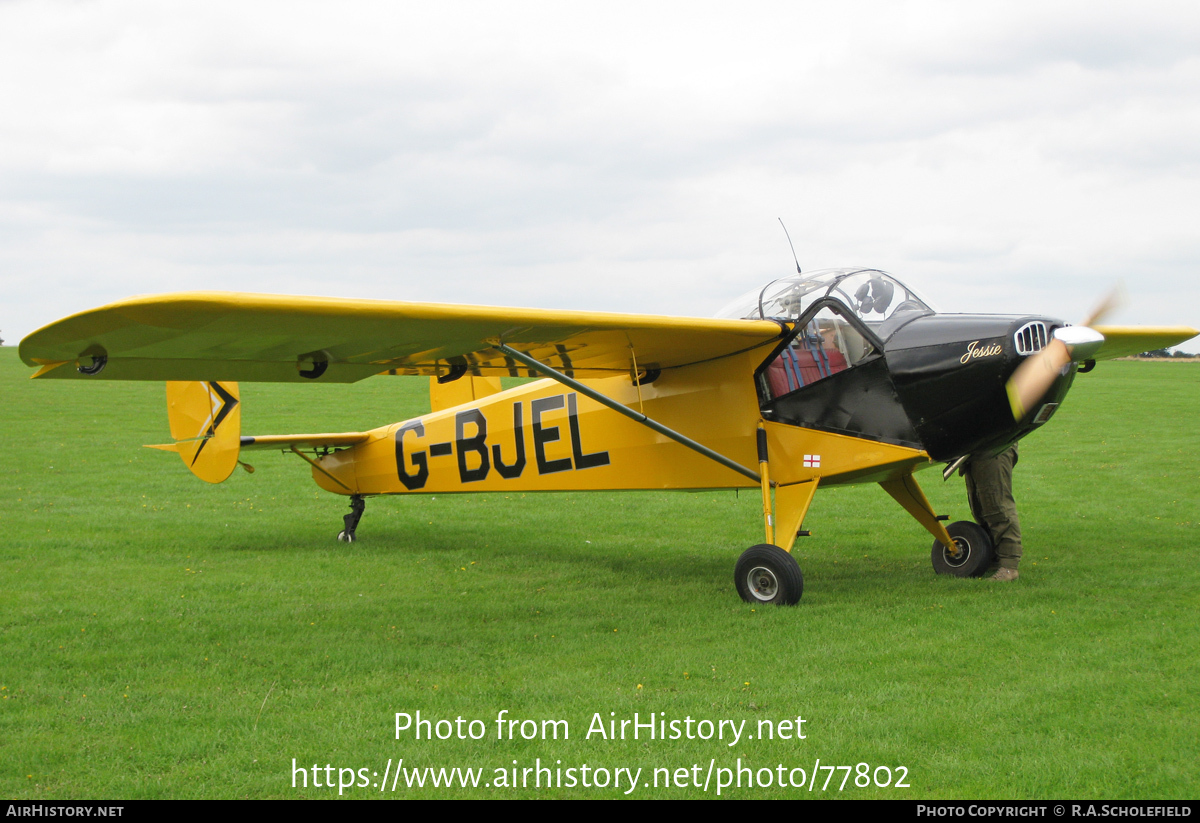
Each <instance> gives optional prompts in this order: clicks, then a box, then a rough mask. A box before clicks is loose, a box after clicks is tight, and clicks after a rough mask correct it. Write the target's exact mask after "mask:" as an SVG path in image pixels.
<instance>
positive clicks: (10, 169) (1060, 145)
mask: <svg viewBox="0 0 1200 823" xmlns="http://www.w3.org/2000/svg"><path fill="white" fill-rule="evenodd" d="M737 6H738V10H736V11H735V10H734V4H733V3H712V4H707V3H700V2H687V3H653V2H646V0H642V2H637V3H629V4H623V3H617V2H612V0H606V1H605V2H603V3H596V4H584V3H565V2H559V3H521V2H505V3H496V2H487V3H454V2H444V1H440V2H437V3H403V2H379V3H373V2H344V3H337V4H334V3H304V2H296V0H288V2H265V1H264V0H258V1H257V2H252V3H247V2H244V0H242V1H241V2H236V3H225V2H212V0H206V2H204V3H183V2H180V3H161V2H124V1H121V2H118V1H116V0H113V1H112V2H109V1H108V0H104V1H102V2H62V3H53V2H21V1H19V0H18V2H12V1H11V0H9V1H7V2H5V1H4V0H0V104H2V105H0V289H2V294H3V299H2V301H0V336H2V337H3V338H4V339H5V341H6V343H8V344H13V343H15V342H17V341H18V340H19V338H20V337H21V336H23V335H25V334H27V333H28V332H30V331H32V330H33V329H35V328H37V327H39V326H41V325H44V324H45V323H48V322H50V321H52V320H54V319H56V318H58V317H61V316H64V315H66V314H69V313H72V312H75V311H80V310H83V309H87V308H91V307H94V306H97V305H100V304H103V303H106V302H109V301H111V300H116V299H119V298H123V297H127V296H129V295H133V294H142V293H151V292H164V291H177V290H190V289H229V290H241V291H259V292H278V293H297V294H322V295H337V296H355V297H377V298H386V299H397V300H430V301H439V302H468V303H484V304H500V305H528V306H539V307H547V308H578V309H600V310H613V311H637V312H651V313H662V314H694V315H702V316H709V315H712V314H713V313H715V312H716V311H717V310H719V309H720V308H721V307H722V306H723V305H724V304H725V303H727V302H728V301H729V300H730V299H731V298H733V297H735V296H737V295H738V294H740V293H742V292H744V291H746V290H748V289H750V288H753V287H755V286H757V285H761V284H762V283H764V282H766V281H768V280H771V279H774V278H776V277H780V276H785V275H787V274H788V273H789V271H791V270H793V269H794V265H793V263H792V261H791V252H790V251H789V250H788V246H787V241H786V238H785V237H784V235H783V232H782V230H781V229H780V227H779V223H778V221H777V219H776V218H780V217H782V218H783V220H784V221H785V222H786V224H787V227H788V229H789V230H790V232H791V235H792V238H793V240H794V241H795V245H796V252H797V254H798V255H799V258H800V263H801V265H802V266H803V267H804V268H805V269H806V270H808V269H818V268H827V267H835V266H849V265H856V266H872V267H877V268H882V269H885V270H887V271H890V272H891V273H893V274H894V275H896V276H898V277H899V278H900V279H901V280H904V281H906V282H908V283H909V284H911V285H913V286H914V287H916V288H917V289H918V290H919V291H921V292H922V293H923V294H924V295H925V296H926V297H928V298H929V299H930V301H931V302H933V303H934V304H935V305H936V306H937V307H938V308H940V309H942V310H945V311H1000V312H1027V311H1039V312H1046V313H1049V314H1051V315H1055V316H1060V317H1063V318H1065V319H1068V320H1076V321H1077V320H1080V319H1082V317H1083V316H1085V315H1086V314H1087V312H1088V310H1089V309H1090V308H1091V306H1092V304H1093V303H1095V302H1096V301H1097V300H1098V299H1099V297H1100V296H1101V295H1102V294H1103V293H1104V292H1105V291H1106V290H1107V289H1108V288H1110V287H1111V286H1112V285H1113V284H1114V283H1116V282H1117V281H1118V279H1121V278H1123V279H1124V281H1125V284H1126V287H1127V290H1128V292H1129V300H1128V301H1127V302H1126V304H1125V306H1124V308H1123V309H1122V310H1121V311H1120V312H1119V313H1118V314H1117V315H1115V316H1114V317H1113V318H1112V320H1113V321H1116V322H1131V323H1135V322H1136V323H1163V322H1169V323H1186V324H1189V325H1192V326H1196V327H1200V276H1198V275H1200V4H1197V3H1195V2H1194V0H1193V2H1187V3H1184V2H1180V3H1156V2H1144V1H1143V0H1139V2H1125V3H1103V2H1094V1H1093V2H1078V3H1074V2H1072V3H1063V2H1047V1H1046V0H1037V2H1012V1H1011V0H1009V1H1008V2H1003V3H963V2H947V3H941V2H927V3H902V2H858V3H856V2H839V3H829V2H820V3H817V2H788V3H739V4H737ZM1196 345H1197V344H1195V343H1193V344H1192V350H1195V349H1196ZM1184 348H1185V349H1186V348H1188V347H1187V346H1186V345H1185V346H1184Z"/></svg>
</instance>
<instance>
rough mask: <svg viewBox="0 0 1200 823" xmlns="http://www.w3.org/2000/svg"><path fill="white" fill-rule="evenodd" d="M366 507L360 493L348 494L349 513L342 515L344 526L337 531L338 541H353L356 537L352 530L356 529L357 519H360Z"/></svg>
mask: <svg viewBox="0 0 1200 823" xmlns="http://www.w3.org/2000/svg"><path fill="white" fill-rule="evenodd" d="M366 508H367V502H366V501H365V500H363V498H362V495H361V494H353V495H350V513H349V514H344V515H342V523H343V524H345V526H346V528H344V529H342V530H341V531H340V532H338V542H339V543H353V542H354V541H355V540H357V539H358V538H357V537H355V536H354V532H355V530H356V529H358V521H359V520H362V516H363V510H364V509H366Z"/></svg>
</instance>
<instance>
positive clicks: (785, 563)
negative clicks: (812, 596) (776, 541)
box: [733, 543, 804, 606]
mask: <svg viewBox="0 0 1200 823" xmlns="http://www.w3.org/2000/svg"><path fill="white" fill-rule="evenodd" d="M733 582H734V585H735V586H737V592H738V595H739V596H740V597H741V598H742V600H745V601H746V602H747V603H774V604H775V605H777V606H794V605H795V604H796V603H798V602H799V601H800V596H801V595H802V594H804V575H803V574H801V572H800V565H799V564H798V563H797V562H796V558H794V557H792V556H791V555H790V554H788V553H787V552H785V551H784V550H783V549H781V548H779V547H778V546H773V545H771V544H770V543H762V544H760V545H758V546H752V547H750V548H749V549H746V551H744V552H742V556H741V557H739V558H738V562H737V566H735V567H734V570H733Z"/></svg>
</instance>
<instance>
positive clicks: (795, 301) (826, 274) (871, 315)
mask: <svg viewBox="0 0 1200 823" xmlns="http://www.w3.org/2000/svg"><path fill="white" fill-rule="evenodd" d="M824 297H831V298H833V299H835V300H837V301H838V302H840V303H841V304H842V305H843V306H845V307H846V308H847V309H848V310H849V311H850V312H851V313H852V314H854V315H856V316H857V317H858V318H859V319H860V320H862V321H863V322H864V323H866V324H867V325H868V326H872V327H874V326H879V325H881V324H883V323H884V322H885V321H888V320H891V319H892V318H897V319H901V318H899V317H898V315H901V314H905V315H906V318H907V317H917V316H919V315H921V314H932V313H933V309H931V308H930V307H929V304H928V303H926V302H925V301H924V300H922V299H921V298H920V297H919V296H917V294H916V292H914V291H913V290H912V289H910V288H908V287H907V286H905V285H904V284H903V283H901V282H900V281H899V280H897V279H896V278H894V277H892V276H891V275H890V274H886V273H884V272H881V271H879V270H877V269H822V270H821V271H814V272H808V273H806V274H793V275H791V276H790V277H783V278H780V279H779V280H774V281H772V282H770V283H768V284H767V285H766V286H765V287H763V288H761V289H755V290H754V291H752V292H749V293H747V294H744V295H742V296H741V297H739V298H738V299H737V300H735V301H733V302H732V303H730V304H729V305H728V306H726V307H725V308H724V309H722V310H721V311H720V312H718V313H717V317H727V318H735V319H752V320H765V319H769V318H773V317H774V318H779V319H781V320H798V319H799V318H800V317H801V316H803V315H804V313H805V312H806V311H807V310H808V308H809V307H810V306H812V304H813V303H815V302H817V301H818V300H820V299H821V298H824ZM906 318H905V319H906ZM889 325H892V324H889Z"/></svg>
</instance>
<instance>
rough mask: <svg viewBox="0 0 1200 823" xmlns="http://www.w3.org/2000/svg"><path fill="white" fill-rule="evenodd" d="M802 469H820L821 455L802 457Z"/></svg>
mask: <svg viewBox="0 0 1200 823" xmlns="http://www.w3.org/2000/svg"><path fill="white" fill-rule="evenodd" d="M804 468H806V469H819V468H821V455H819V454H806V455H804Z"/></svg>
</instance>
